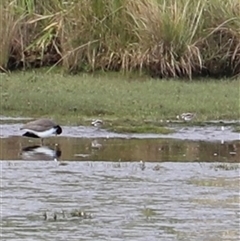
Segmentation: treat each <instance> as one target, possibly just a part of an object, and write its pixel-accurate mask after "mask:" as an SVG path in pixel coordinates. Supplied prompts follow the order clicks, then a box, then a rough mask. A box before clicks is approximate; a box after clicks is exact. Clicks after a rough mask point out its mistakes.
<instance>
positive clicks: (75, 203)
mask: <svg viewBox="0 0 240 241" xmlns="http://www.w3.org/2000/svg"><path fill="white" fill-rule="evenodd" d="M155 166H156V165H155V164H153V163H145V169H143V168H142V167H141V166H140V164H139V163H136V162H125V163H120V164H119V165H116V163H114V162H92V161H87V162H69V163H68V165H66V166H62V165H59V164H58V163H57V162H41V161H35V162H22V161H17V162H16V161H10V162H2V163H1V168H2V177H1V180H2V205H3V206H2V239H1V240H15V241H16V240H21V241H22V240H116V241H117V240H119V241H120V240H139V241H140V240H142V241H145V240H146V238H147V239H148V240H166V241H167V240H169V241H170V240H171V241H172V240H199V241H202V240H216V241H219V240H239V235H240V233H239V218H240V212H239V201H240V200H239V170H228V171H225V170H215V169H214V168H212V167H211V164H208V163H204V164H199V163H176V162H175V163H174V162H164V163H161V164H160V166H159V169H156V168H155ZM74 209H81V210H83V211H84V212H86V213H88V214H91V217H92V218H86V219H83V218H68V217H66V216H67V214H69V213H71V211H72V210H74ZM62 211H64V213H66V214H64V215H66V216H65V217H64V216H63V213H62ZM45 212H47V215H48V217H47V218H48V219H47V220H45V219H44V218H43V214H44V213H45ZM54 213H56V215H57V216H56V217H57V220H53V215H54Z"/></svg>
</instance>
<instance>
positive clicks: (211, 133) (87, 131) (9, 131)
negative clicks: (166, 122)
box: [0, 123, 240, 142]
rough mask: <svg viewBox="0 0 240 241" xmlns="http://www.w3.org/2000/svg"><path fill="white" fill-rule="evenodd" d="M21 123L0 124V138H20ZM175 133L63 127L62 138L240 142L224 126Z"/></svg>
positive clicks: (179, 129) (180, 129) (181, 129)
mask: <svg viewBox="0 0 240 241" xmlns="http://www.w3.org/2000/svg"><path fill="white" fill-rule="evenodd" d="M21 126H22V123H21V124H20V123H15V124H1V125H0V130H1V131H0V138H8V137H10V136H21V135H22V134H23V131H20V127H21ZM171 128H172V129H173V130H174V131H175V132H174V133H170V134H154V133H148V134H135V133H134V134H133V133H126V134H122V133H121V134H120V133H115V132H110V131H107V130H104V129H100V128H96V127H92V126H63V133H62V134H61V136H63V137H72V138H122V139H131V138H137V139H153V138H171V139H179V140H193V141H209V142H211V141H221V142H225V141H236V140H240V133H237V132H234V131H233V127H231V126H225V127H224V128H222V127H221V126H212V125H211V126H204V127H198V126H191V127H182V126H177V125H176V126H173V127H171Z"/></svg>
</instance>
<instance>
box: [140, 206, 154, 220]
mask: <svg viewBox="0 0 240 241" xmlns="http://www.w3.org/2000/svg"><path fill="white" fill-rule="evenodd" d="M141 212H142V214H143V216H144V217H146V218H147V219H150V218H151V217H153V216H154V215H156V212H155V211H154V209H152V208H147V207H144V208H143V209H142V210H141Z"/></svg>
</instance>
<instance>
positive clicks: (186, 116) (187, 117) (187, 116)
mask: <svg viewBox="0 0 240 241" xmlns="http://www.w3.org/2000/svg"><path fill="white" fill-rule="evenodd" d="M195 116H196V114H194V113H190V112H188V113H182V114H181V115H180V116H179V115H177V119H178V120H180V119H182V120H185V121H191V120H192V119H193V118H194V117H195Z"/></svg>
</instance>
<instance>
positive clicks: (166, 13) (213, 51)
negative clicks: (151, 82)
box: [0, 0, 240, 79]
mask: <svg viewBox="0 0 240 241" xmlns="http://www.w3.org/2000/svg"><path fill="white" fill-rule="evenodd" d="M239 13H240V3H239V0H201V1H197V0H137V1H136V0H94V1H93V0H65V1H63V0H51V1H46V0H38V1H36V0H1V2H0V49H1V54H0V69H1V70H2V71H5V72H7V71H8V70H13V69H18V68H23V69H26V68H34V67H40V66H50V67H53V66H57V65H58V66H61V67H62V69H63V70H64V71H67V72H72V73H77V72H83V71H84V72H95V71H97V70H104V71H123V72H133V71H135V72H141V73H144V74H147V75H149V76H152V77H164V78H165V77H186V78H189V79H191V78H192V77H196V76H210V77H223V76H228V77H236V76H238V75H239V73H240V14H239Z"/></svg>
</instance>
